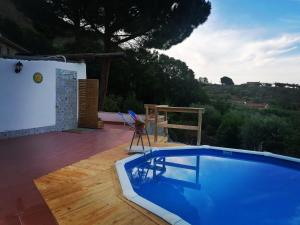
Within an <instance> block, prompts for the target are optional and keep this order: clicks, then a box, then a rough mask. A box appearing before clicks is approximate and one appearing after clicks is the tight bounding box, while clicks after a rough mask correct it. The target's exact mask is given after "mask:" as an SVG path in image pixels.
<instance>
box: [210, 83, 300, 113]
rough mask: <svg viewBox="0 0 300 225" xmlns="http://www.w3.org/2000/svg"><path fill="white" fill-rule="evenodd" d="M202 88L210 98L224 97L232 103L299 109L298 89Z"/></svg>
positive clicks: (212, 86)
mask: <svg viewBox="0 0 300 225" xmlns="http://www.w3.org/2000/svg"><path fill="white" fill-rule="evenodd" d="M204 90H205V91H206V92H207V94H208V95H209V97H210V99H216V98H217V99H224V100H227V101H229V102H230V103H233V104H240V105H241V104H243V103H245V102H248V103H249V102H251V103H253V105H258V106H259V105H263V104H268V105H269V106H270V107H276V108H277V107H280V108H282V109H288V110H300V89H292V88H281V87H247V86H241V85H235V86H222V85H207V86H205V87H204Z"/></svg>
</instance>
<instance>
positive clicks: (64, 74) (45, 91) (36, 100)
mask: <svg viewBox="0 0 300 225" xmlns="http://www.w3.org/2000/svg"><path fill="white" fill-rule="evenodd" d="M0 74H1V76H0V105H1V107H0V115H1V117H0V139H1V138H7V137H16V136H24V135H30V134H37V133H44V132H49V131H62V130H66V129H72V128H76V127H77V119H78V118H77V115H78V97H77V96H78V80H79V79H86V64H85V63H83V62H67V61H61V58H59V57H50V58H49V57H24V56H23V57H20V56H17V57H10V58H0Z"/></svg>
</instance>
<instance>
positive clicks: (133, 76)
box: [109, 49, 209, 106]
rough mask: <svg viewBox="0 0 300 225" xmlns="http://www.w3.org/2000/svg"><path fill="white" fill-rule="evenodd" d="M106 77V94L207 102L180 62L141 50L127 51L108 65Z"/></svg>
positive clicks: (179, 103)
mask: <svg viewBox="0 0 300 225" xmlns="http://www.w3.org/2000/svg"><path fill="white" fill-rule="evenodd" d="M109 79H110V80H109V93H110V94H114V95H117V96H128V95H130V94H131V93H135V94H136V98H137V99H138V100H139V101H143V103H156V104H169V105H174V106H189V105H190V104H192V103H194V102H201V103H202V104H205V103H207V102H209V99H208V96H207V95H206V93H205V92H204V91H203V90H202V87H201V85H200V83H199V82H198V80H197V79H195V75H194V72H193V71H192V70H190V69H189V68H188V67H187V66H186V64H185V63H184V62H182V61H180V60H175V59H173V58H170V57H168V56H166V55H159V54H158V53H157V52H154V53H151V52H150V51H147V50H144V49H140V50H139V51H130V50H129V51H127V57H126V59H124V60H119V61H116V62H115V63H114V64H113V65H112V69H111V75H110V78H109Z"/></svg>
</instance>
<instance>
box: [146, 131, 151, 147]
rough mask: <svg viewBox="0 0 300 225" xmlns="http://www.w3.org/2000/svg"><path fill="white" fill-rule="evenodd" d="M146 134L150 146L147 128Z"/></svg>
mask: <svg viewBox="0 0 300 225" xmlns="http://www.w3.org/2000/svg"><path fill="white" fill-rule="evenodd" d="M146 135H147V139H148V144H149V146H150V147H151V143H150V139H149V135H148V131H147V129H146Z"/></svg>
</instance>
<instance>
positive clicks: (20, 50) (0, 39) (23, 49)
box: [0, 33, 30, 53]
mask: <svg viewBox="0 0 300 225" xmlns="http://www.w3.org/2000/svg"><path fill="white" fill-rule="evenodd" d="M0 42H2V43H4V44H6V45H8V46H10V47H12V48H14V49H16V50H17V51H19V52H22V53H30V51H28V50H27V49H25V48H23V47H21V46H20V45H18V44H16V43H15V42H13V41H11V40H9V39H7V38H5V37H3V35H2V34H1V33H0Z"/></svg>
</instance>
